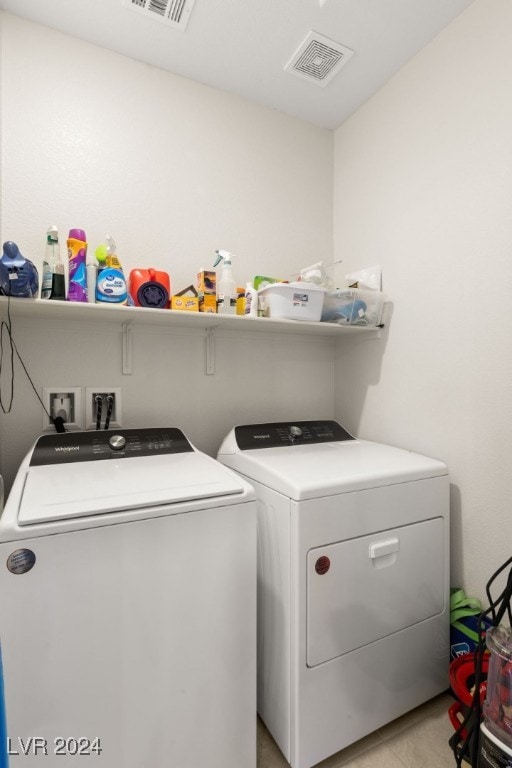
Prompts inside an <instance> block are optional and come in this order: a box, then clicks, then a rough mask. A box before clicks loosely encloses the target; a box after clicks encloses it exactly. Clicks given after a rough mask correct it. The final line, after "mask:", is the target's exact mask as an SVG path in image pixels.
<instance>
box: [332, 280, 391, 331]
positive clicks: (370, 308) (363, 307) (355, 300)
mask: <svg viewBox="0 0 512 768" xmlns="http://www.w3.org/2000/svg"><path fill="white" fill-rule="evenodd" d="M383 306H384V295H383V294H382V293H381V292H380V291H370V290H363V289H361V288H341V289H339V290H337V291H332V292H330V293H327V294H326V295H325V299H324V305H323V309H322V317H321V319H322V322H324V323H338V324H339V325H362V326H367V327H368V326H369V327H377V326H379V325H380V323H381V320H382V309H383Z"/></svg>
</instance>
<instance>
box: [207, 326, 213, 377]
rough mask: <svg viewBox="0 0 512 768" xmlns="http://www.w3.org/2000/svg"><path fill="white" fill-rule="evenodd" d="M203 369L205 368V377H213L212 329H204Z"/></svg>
mask: <svg viewBox="0 0 512 768" xmlns="http://www.w3.org/2000/svg"><path fill="white" fill-rule="evenodd" d="M205 368H206V375H207V376H213V374H214V373H215V331H214V329H213V328H207V329H206V335H205Z"/></svg>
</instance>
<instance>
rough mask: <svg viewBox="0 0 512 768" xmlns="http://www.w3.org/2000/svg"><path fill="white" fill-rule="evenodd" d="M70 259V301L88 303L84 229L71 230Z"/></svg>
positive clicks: (69, 238) (68, 243)
mask: <svg viewBox="0 0 512 768" xmlns="http://www.w3.org/2000/svg"><path fill="white" fill-rule="evenodd" d="M67 246H68V258H69V289H68V301H87V274H86V270H85V261H86V258H87V238H86V236H85V232H84V230H83V229H70V230H69V237H68V241H67Z"/></svg>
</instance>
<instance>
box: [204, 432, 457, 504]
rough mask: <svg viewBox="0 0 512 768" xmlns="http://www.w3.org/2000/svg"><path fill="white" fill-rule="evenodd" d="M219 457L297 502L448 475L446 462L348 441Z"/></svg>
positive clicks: (261, 449)
mask: <svg viewBox="0 0 512 768" xmlns="http://www.w3.org/2000/svg"><path fill="white" fill-rule="evenodd" d="M218 458H219V460H220V461H222V462H223V463H224V464H226V465H227V466H228V467H231V468H232V469H234V470H235V471H237V472H240V473H241V474H243V475H244V476H245V477H247V478H248V479H249V481H250V480H255V481H257V482H259V483H262V484H263V485H266V486H268V487H269V488H273V489H274V490H276V491H278V492H279V493H282V494H283V495H284V496H288V497H289V498H291V499H295V500H296V501H302V500H303V499H315V498H318V497H321V496H333V495H334V494H337V493H347V492H350V491H359V490H362V489H365V488H375V487H378V486H382V485H394V484H396V483H404V482H411V481H413V480H421V479H425V478H430V477H438V476H439V475H446V474H448V469H447V467H446V465H445V464H443V463H442V462H440V461H437V460H435V459H429V458H427V457H425V456H420V455H419V454H417V453H412V452H410V451H405V450H402V449H401V448H393V447H391V446H389V445H381V444H380V443H372V442H367V441H365V440H349V441H346V442H341V443H337V442H331V443H327V442H326V443H316V444H314V445H296V444H295V445H288V446H286V447H282V448H281V447H280V448H260V449H255V450H244V451H238V452H234V453H223V452H222V448H221V451H220V452H219V456H218Z"/></svg>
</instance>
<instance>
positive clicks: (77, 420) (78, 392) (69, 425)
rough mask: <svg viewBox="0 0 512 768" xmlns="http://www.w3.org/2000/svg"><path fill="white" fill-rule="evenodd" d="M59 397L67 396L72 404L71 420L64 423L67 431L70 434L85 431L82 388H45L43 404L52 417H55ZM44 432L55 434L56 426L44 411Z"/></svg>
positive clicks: (64, 386)
mask: <svg viewBox="0 0 512 768" xmlns="http://www.w3.org/2000/svg"><path fill="white" fill-rule="evenodd" d="M59 395H65V396H66V398H69V403H70V406H69V407H70V420H69V421H65V422H64V427H65V429H66V430H68V431H70V432H73V431H76V430H78V429H83V427H84V422H83V412H82V388H81V387H69V386H66V385H63V386H61V387H53V386H52V387H43V403H44V407H45V408H46V411H48V413H49V414H50V416H53V406H54V401H55V399H56V398H57V397H58V396H59ZM43 432H55V426H54V424H53V423H52V422H51V421H50V418H49V416H48V415H47V413H46V412H45V411H43Z"/></svg>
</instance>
